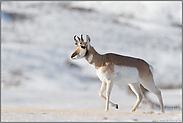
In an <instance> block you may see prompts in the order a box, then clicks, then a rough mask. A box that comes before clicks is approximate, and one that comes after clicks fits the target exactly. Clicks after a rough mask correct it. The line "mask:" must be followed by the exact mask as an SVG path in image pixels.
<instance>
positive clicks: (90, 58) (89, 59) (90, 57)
mask: <svg viewBox="0 0 183 123" xmlns="http://www.w3.org/2000/svg"><path fill="white" fill-rule="evenodd" d="M92 59H93V55H92V54H91V55H90V56H89V58H88V62H91V61H92Z"/></svg>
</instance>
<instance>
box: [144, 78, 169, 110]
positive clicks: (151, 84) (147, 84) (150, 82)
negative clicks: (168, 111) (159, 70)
mask: <svg viewBox="0 0 183 123" xmlns="http://www.w3.org/2000/svg"><path fill="white" fill-rule="evenodd" d="M142 85H143V86H144V87H145V88H146V89H148V90H149V91H150V92H152V93H154V94H155V95H156V96H157V97H158V100H159V103H160V107H161V112H162V113H165V109H164V105H163V99H162V96H161V91H160V90H159V89H158V88H157V87H156V85H155V83H154V80H153V78H152V79H149V80H147V81H142Z"/></svg>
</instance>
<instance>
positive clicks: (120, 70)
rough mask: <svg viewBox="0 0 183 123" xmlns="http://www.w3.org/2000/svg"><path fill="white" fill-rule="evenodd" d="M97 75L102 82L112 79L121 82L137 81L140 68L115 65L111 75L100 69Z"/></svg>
mask: <svg viewBox="0 0 183 123" xmlns="http://www.w3.org/2000/svg"><path fill="white" fill-rule="evenodd" d="M97 75H98V77H99V79H100V80H101V81H102V82H105V81H106V80H109V79H111V80H112V81H113V82H114V83H121V84H130V83H135V82H137V81H138V79H139V73H138V70H137V69H136V68H132V67H121V66H114V73H113V74H111V75H106V74H105V73H102V72H101V69H98V70H97Z"/></svg>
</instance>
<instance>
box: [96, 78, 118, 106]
mask: <svg viewBox="0 0 183 123" xmlns="http://www.w3.org/2000/svg"><path fill="white" fill-rule="evenodd" d="M106 86H107V83H106V82H102V85H101V88H100V91H99V96H100V97H102V98H103V99H104V100H105V101H106V97H105V96H104V95H103V92H104V91H105V90H106ZM109 104H110V105H111V106H112V107H114V108H116V109H118V104H114V103H112V102H111V101H109Z"/></svg>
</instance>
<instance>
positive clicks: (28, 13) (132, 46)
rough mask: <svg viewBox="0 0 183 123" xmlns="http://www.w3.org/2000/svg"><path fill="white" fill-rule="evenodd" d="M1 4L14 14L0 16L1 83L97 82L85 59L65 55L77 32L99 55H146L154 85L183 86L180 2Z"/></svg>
mask: <svg viewBox="0 0 183 123" xmlns="http://www.w3.org/2000/svg"><path fill="white" fill-rule="evenodd" d="M1 6H2V10H3V11H4V12H6V13H9V14H10V15H11V16H12V18H13V19H12V20H11V21H7V20H6V19H2V20H1V31H2V33H1V34H2V35H1V41H2V49H1V55H2V61H1V62H2V63H1V65H2V82H4V83H3V84H4V85H16V84H17V85H23V86H26V87H32V88H34V89H35V88H37V89H48V90H56V89H58V90H59V89H61V88H62V89H71V88H72V89H85V88H89V87H90V86H92V85H95V84H98V85H100V81H99V80H98V79H97V77H96V73H95V70H94V69H93V67H91V66H89V64H88V63H87V62H86V61H85V60H84V59H82V60H78V61H71V59H70V55H71V54H72V52H73V51H74V50H75V48H76V47H75V46H74V41H73V36H74V35H75V34H77V35H80V34H82V33H83V34H89V35H90V37H91V45H92V46H94V47H95V49H96V50H97V51H98V52H99V53H101V54H104V53H107V52H113V53H118V54H123V55H128V56H133V57H138V58H143V59H145V60H146V61H147V62H148V63H149V64H151V65H152V66H153V67H154V69H155V73H154V78H155V83H156V85H157V86H158V87H160V88H168V87H169V88H178V87H179V88H180V86H181V85H182V74H181V71H182V62H181V60H182V48H181V47H182V43H181V41H182V29H181V27H180V25H182V21H181V20H182V16H181V15H182V14H181V12H182V6H181V2H167V3H166V2H153V3H152V2H150V3H149V2H142V3H141V2H133V3H131V2H103V1H101V2H2V5H1ZM71 64H76V65H75V67H72V66H71ZM17 71H19V72H17ZM78 71H79V72H78ZM89 85H90V86H89Z"/></svg>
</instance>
